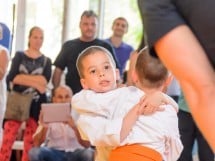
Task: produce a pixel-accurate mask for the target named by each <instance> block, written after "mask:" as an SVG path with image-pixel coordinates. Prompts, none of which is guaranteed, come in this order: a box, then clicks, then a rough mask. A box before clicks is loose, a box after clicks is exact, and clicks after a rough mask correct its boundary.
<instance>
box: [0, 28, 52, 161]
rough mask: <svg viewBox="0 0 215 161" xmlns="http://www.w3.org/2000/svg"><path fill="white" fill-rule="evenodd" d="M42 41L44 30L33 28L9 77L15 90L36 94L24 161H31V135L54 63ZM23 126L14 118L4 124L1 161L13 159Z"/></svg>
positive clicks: (26, 138) (16, 56)
mask: <svg viewBox="0 0 215 161" xmlns="http://www.w3.org/2000/svg"><path fill="white" fill-rule="evenodd" d="M43 38H44V37H43V30H42V29H41V28H40V27H37V26H35V27H33V28H31V30H30V33H29V42H28V49H27V50H25V51H17V52H16V53H15V56H14V58H13V60H12V64H11V68H10V70H9V73H8V76H7V83H8V84H10V83H12V85H13V90H14V91H16V92H20V93H22V94H25V93H33V95H34V97H33V101H32V103H31V107H30V117H29V119H28V120H26V129H25V132H24V138H23V140H24V151H23V155H22V161H28V160H29V159H28V151H29V150H30V149H31V147H32V143H33V140H32V135H33V134H34V132H35V130H36V128H37V126H38V124H37V121H38V117H39V112H40V108H41V107H40V105H41V103H44V102H47V97H46V87H47V84H48V82H49V80H50V78H51V60H50V59H49V58H48V57H46V56H45V55H43V54H42V53H41V51H40V48H41V46H42V44H43ZM21 124H22V122H21V121H16V120H11V119H7V120H6V121H5V124H4V133H3V143H2V147H1V151H0V160H1V161H9V160H10V156H11V149H12V145H13V143H14V141H15V140H16V134H17V132H18V130H19V128H20V126H21Z"/></svg>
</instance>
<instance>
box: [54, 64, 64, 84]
mask: <svg viewBox="0 0 215 161" xmlns="http://www.w3.org/2000/svg"><path fill="white" fill-rule="evenodd" d="M62 73H63V71H62V70H61V69H60V68H58V67H55V69H54V73H53V77H52V84H53V86H54V88H56V87H58V86H59V85H60V81H61V76H62Z"/></svg>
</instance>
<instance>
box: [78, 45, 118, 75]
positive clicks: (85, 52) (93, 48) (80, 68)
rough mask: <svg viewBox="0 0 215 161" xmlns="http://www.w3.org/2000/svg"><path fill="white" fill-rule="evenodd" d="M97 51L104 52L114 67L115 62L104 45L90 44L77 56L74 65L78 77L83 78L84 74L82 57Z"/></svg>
mask: <svg viewBox="0 0 215 161" xmlns="http://www.w3.org/2000/svg"><path fill="white" fill-rule="evenodd" d="M98 51H101V52H103V53H104V54H106V55H107V56H108V57H109V58H110V60H111V63H112V64H113V66H114V67H116V63H115V61H114V59H113V57H112V55H111V53H110V52H109V51H108V50H107V49H105V48H104V47H101V46H96V45H95V46H90V47H88V48H86V49H84V50H83V51H82V52H81V53H80V54H79V56H78V58H77V60H76V67H77V70H78V73H79V76H80V78H84V74H83V69H84V66H83V61H84V58H85V57H87V56H88V55H92V54H95V53H96V52H98ZM95 59H96V58H95Z"/></svg>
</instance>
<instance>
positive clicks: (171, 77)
mask: <svg viewBox="0 0 215 161" xmlns="http://www.w3.org/2000/svg"><path fill="white" fill-rule="evenodd" d="M173 78H174V76H173V75H172V74H171V73H170V74H169V75H168V77H167V79H166V81H165V83H164V85H165V86H166V87H168V86H169V85H170V84H171V82H172V80H173Z"/></svg>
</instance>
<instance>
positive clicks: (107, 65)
mask: <svg viewBox="0 0 215 161" xmlns="http://www.w3.org/2000/svg"><path fill="white" fill-rule="evenodd" d="M83 67H84V69H83V74H84V78H81V84H82V86H83V88H84V89H90V90H93V91H95V92H100V93H101V92H108V91H110V90H113V89H115V88H116V74H117V72H118V71H117V70H116V68H115V67H114V65H113V63H112V61H111V59H110V58H109V57H108V55H106V54H105V53H103V52H102V51H97V52H95V53H94V54H91V55H88V56H86V57H85V58H84V61H83Z"/></svg>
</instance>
